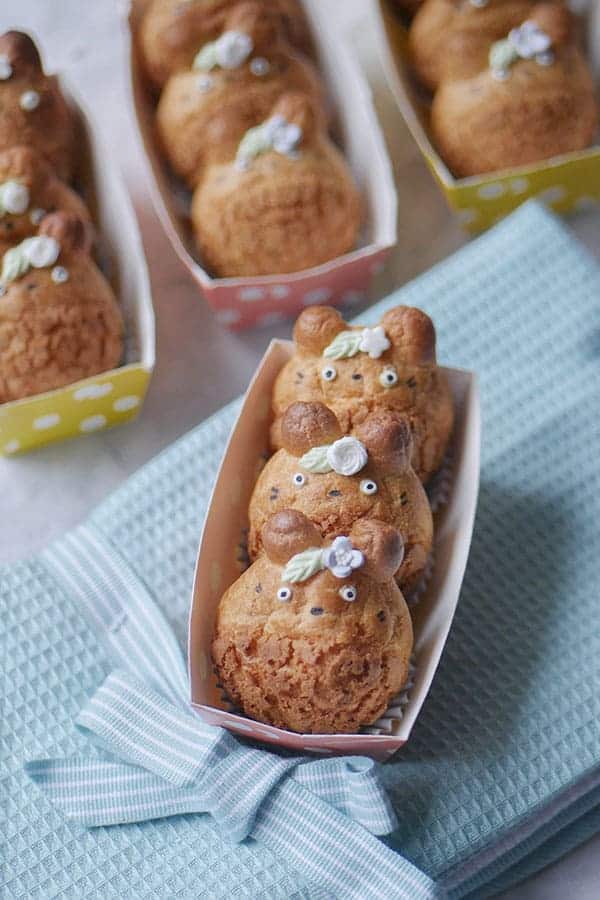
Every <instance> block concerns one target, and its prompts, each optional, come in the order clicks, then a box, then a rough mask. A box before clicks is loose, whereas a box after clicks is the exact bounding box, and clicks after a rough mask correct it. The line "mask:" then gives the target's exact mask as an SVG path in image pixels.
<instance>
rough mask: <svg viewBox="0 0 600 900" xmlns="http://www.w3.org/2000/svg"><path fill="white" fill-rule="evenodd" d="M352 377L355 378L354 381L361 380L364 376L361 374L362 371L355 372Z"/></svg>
mask: <svg viewBox="0 0 600 900" xmlns="http://www.w3.org/2000/svg"><path fill="white" fill-rule="evenodd" d="M352 378H353V379H354V381H360V380H361V378H362V375H361V374H360V372H354V373H353V375H352Z"/></svg>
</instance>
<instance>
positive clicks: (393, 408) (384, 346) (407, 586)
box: [212, 307, 453, 733]
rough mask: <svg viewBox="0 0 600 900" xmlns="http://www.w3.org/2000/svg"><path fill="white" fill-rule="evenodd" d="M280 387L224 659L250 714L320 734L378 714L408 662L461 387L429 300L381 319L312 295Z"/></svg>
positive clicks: (222, 646)
mask: <svg viewBox="0 0 600 900" xmlns="http://www.w3.org/2000/svg"><path fill="white" fill-rule="evenodd" d="M294 340H295V344H296V346H295V351H294V353H293V354H292V356H291V357H290V360H289V361H288V363H287V364H286V365H285V366H284V367H283V369H282V370H281V372H280V373H279V375H278V377H277V379H276V382H275V385H274V391H273V425H272V429H271V442H272V445H273V450H274V453H273V455H272V456H271V458H270V459H269V460H268V462H267V463H266V465H265V466H264V468H263V470H262V472H261V474H260V475H259V478H258V481H257V483H256V486H255V488H254V492H253V494H252V497H251V500H250V506H249V511H248V518H249V526H250V527H249V533H248V553H249V557H250V559H251V560H253V562H252V565H251V566H250V568H249V569H247V570H246V571H245V572H244V573H243V575H242V576H241V577H240V578H239V579H238V580H237V581H236V582H235V583H234V584H233V585H232V586H231V587H230V588H229V590H228V591H226V593H225V594H224V596H223V597H222V598H221V601H220V604H219V609H218V612H217V618H216V625H215V635H214V641H213V647H212V651H213V659H214V662H215V666H216V669H217V672H218V676H219V679H220V682H221V684H222V685H223V687H224V689H225V690H226V692H227V694H228V695H229V697H230V698H231V700H233V702H234V703H236V704H237V705H238V706H240V707H241V708H242V709H243V710H244V711H245V712H246V713H247V714H248V715H250V716H252V717H254V718H256V719H258V720H259V721H262V722H268V723H271V724H274V725H277V726H279V727H281V728H287V729H290V730H292V731H300V732H307V733H319V732H321V733H337V732H356V731H358V730H359V729H360V728H361V727H362V726H365V725H369V724H372V723H373V722H374V721H376V720H377V719H378V718H379V717H380V716H381V715H382V714H383V712H384V711H385V710H386V708H387V706H388V705H389V702H390V700H391V699H392V697H394V696H395V695H396V694H397V693H398V692H399V691H400V690H401V688H402V686H403V684H404V682H405V681H406V678H407V674H408V664H409V657H410V652H411V648H412V626H411V620H410V615H409V612H408V609H407V606H406V603H405V601H404V597H403V593H402V591H405V592H406V591H407V590H411V589H413V588H414V587H415V586H416V585H417V584H418V583H419V581H420V580H421V579H422V577H423V574H424V571H425V566H426V563H427V560H428V558H429V555H430V551H431V546H432V540H433V519H432V514H431V509H430V506H429V501H428V498H427V495H426V493H425V490H424V487H423V482H422V480H421V479H423V480H426V479H427V478H429V477H430V476H431V475H432V474H433V473H434V471H435V470H436V469H437V468H438V467H439V466H440V464H441V461H442V459H443V456H444V453H445V450H446V447H447V443H448V440H449V437H450V433H451V429H452V422H453V407H452V398H451V394H450V389H449V386H448V383H447V381H446V379H445V377H444V374H443V372H442V371H441V370H440V369H439V368H438V367H437V364H436V358H435V331H434V328H433V324H432V322H431V320H430V319H429V318H428V316H426V315H425V314H424V313H423V312H421V311H420V310H418V309H413V308H410V307H396V308H395V309H392V310H390V311H389V312H387V313H386V315H385V316H384V318H383V319H382V321H381V323H380V324H379V325H377V326H375V327H374V328H359V327H350V326H348V325H346V323H345V322H344V321H343V319H342V318H341V316H340V314H339V313H338V312H337V311H336V310H334V309H331V308H329V307H312V308H310V309H307V310H305V311H304V312H303V313H302V314H301V316H300V317H299V318H298V320H297V322H296V326H295V329H294Z"/></svg>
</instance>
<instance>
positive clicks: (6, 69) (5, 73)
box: [0, 53, 13, 81]
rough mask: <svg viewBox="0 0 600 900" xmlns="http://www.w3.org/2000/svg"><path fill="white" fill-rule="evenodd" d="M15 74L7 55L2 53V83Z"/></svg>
mask: <svg viewBox="0 0 600 900" xmlns="http://www.w3.org/2000/svg"><path fill="white" fill-rule="evenodd" d="M12 73H13V67H12V66H11V64H10V60H9V58H8V56H7V55H6V53H0V81H7V80H8V79H9V78H10V76H11V75H12Z"/></svg>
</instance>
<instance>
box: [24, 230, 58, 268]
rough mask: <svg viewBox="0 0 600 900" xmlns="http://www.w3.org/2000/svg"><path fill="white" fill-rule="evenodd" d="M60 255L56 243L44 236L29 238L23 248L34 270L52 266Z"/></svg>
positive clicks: (53, 239) (51, 238)
mask: <svg viewBox="0 0 600 900" xmlns="http://www.w3.org/2000/svg"><path fill="white" fill-rule="evenodd" d="M59 253H60V244H59V243H58V241H57V240H56V239H55V238H53V237H49V236H48V235H46V234H41V235H40V236H39V237H35V238H30V239H29V241H28V242H27V247H26V248H25V255H26V258H27V260H28V262H29V264H30V265H31V266H33V268H34V269H43V268H45V267H46V266H53V265H54V263H55V262H56V260H57V259H58V256H59Z"/></svg>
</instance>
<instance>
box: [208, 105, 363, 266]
mask: <svg viewBox="0 0 600 900" xmlns="http://www.w3.org/2000/svg"><path fill="white" fill-rule="evenodd" d="M191 215H192V223H193V226H194V231H195V234H196V240H197V244H198V249H199V252H200V256H201V259H202V262H203V264H204V266H205V267H206V268H208V269H209V270H210V271H211V272H212V273H213V274H214V275H216V276H219V277H248V276H253V275H276V274H281V273H287V272H298V271H301V270H302V269H309V268H312V267H313V266H318V265H321V264H322V263H325V262H327V261H329V260H331V259H334V258H336V257H338V256H341V255H342V254H344V253H346V252H348V251H349V250H351V249H352V248H353V247H354V246H355V244H356V241H357V237H358V230H359V226H360V219H361V200H360V195H359V193H358V190H357V188H356V185H355V184H354V181H353V179H352V175H351V173H350V170H349V168H348V165H347V164H346V162H345V160H344V158H343V156H342V155H341V153H340V152H339V150H338V149H337V148H336V147H335V146H334V145H333V143H332V142H331V140H330V139H329V137H328V135H327V131H326V128H325V124H324V121H323V113H322V110H321V109H320V108H319V109H315V107H314V105H313V103H312V101H311V98H310V97H308V96H307V95H306V94H302V93H299V92H290V93H286V94H284V95H282V96H281V98H280V99H279V101H278V102H277V103H276V104H275V106H274V107H273V109H272V113H271V116H270V118H269V119H267V121H266V122H264V123H263V124H262V125H259V126H257V127H256V128H252V129H250V131H249V132H248V133H247V134H246V135H245V137H244V138H243V139H242V141H241V143H240V146H239V149H238V152H237V157H236V159H235V160H233V161H232V162H230V163H224V164H220V165H213V166H209V167H208V169H207V170H206V173H205V175H204V177H203V178H202V179H201V181H200V182H199V184H198V187H197V188H196V190H195V192H194V197H193V200H192V213H191Z"/></svg>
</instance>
